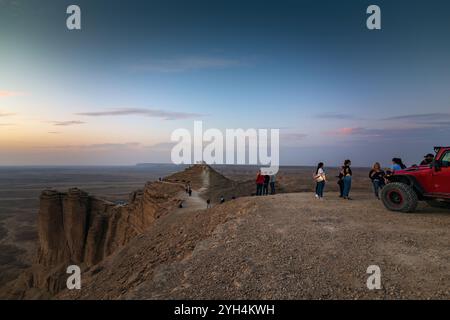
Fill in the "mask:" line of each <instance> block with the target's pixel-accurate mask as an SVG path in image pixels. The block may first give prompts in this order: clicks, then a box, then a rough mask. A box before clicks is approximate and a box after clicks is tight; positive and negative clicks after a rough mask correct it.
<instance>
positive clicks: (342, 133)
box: [325, 127, 385, 137]
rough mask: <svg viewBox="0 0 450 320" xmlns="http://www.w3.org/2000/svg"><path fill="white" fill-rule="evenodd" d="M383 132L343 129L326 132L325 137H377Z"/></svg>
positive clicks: (356, 128)
mask: <svg viewBox="0 0 450 320" xmlns="http://www.w3.org/2000/svg"><path fill="white" fill-rule="evenodd" d="M384 132H385V130H384V129H367V128H362V127H355V128H352V127H344V128H339V129H337V130H331V131H326V132H325V134H326V135H332V136H367V137H369V136H372V137H379V136H382V135H383V133H384Z"/></svg>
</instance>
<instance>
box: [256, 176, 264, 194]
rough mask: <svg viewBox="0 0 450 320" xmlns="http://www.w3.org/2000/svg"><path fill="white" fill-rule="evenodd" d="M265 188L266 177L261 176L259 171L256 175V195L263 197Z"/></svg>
mask: <svg viewBox="0 0 450 320" xmlns="http://www.w3.org/2000/svg"><path fill="white" fill-rule="evenodd" d="M263 187H264V175H263V174H261V170H258V174H257V175H256V195H257V196H262V194H263Z"/></svg>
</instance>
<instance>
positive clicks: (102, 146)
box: [41, 142, 142, 150]
mask: <svg viewBox="0 0 450 320" xmlns="http://www.w3.org/2000/svg"><path fill="white" fill-rule="evenodd" d="M140 147H142V145H141V144H140V143H139V142H125V143H95V144H84V145H60V146H45V147H41V148H45V149H71V150H72V149H76V150H79V149H83V150H117V149H129V148H140Z"/></svg>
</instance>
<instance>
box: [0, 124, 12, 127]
mask: <svg viewBox="0 0 450 320" xmlns="http://www.w3.org/2000/svg"><path fill="white" fill-rule="evenodd" d="M14 125H15V124H14V123H0V127H10V126H14Z"/></svg>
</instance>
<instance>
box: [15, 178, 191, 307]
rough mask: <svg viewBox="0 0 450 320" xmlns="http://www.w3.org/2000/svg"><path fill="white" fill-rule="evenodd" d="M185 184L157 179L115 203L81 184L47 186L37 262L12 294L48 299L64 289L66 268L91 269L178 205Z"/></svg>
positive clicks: (40, 212)
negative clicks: (122, 202) (64, 187)
mask: <svg viewBox="0 0 450 320" xmlns="http://www.w3.org/2000/svg"><path fill="white" fill-rule="evenodd" d="M181 192H183V186H182V184H175V183H167V182H153V183H148V184H147V185H146V186H145V188H144V189H143V190H139V191H135V192H133V193H131V194H130V197H129V203H128V204H126V205H116V204H114V203H112V202H108V201H105V200H101V199H98V198H96V197H94V196H90V195H89V194H87V193H86V192H84V191H82V190H79V189H77V188H73V189H70V190H69V191H68V192H67V193H61V192H58V191H54V190H45V191H43V192H42V194H41V197H40V208H39V213H38V232H39V244H38V250H37V257H36V261H35V262H34V264H33V266H32V267H31V268H30V269H29V270H27V272H25V273H24V274H23V275H22V276H21V278H20V279H19V281H18V282H17V283H16V285H15V288H13V289H12V292H11V293H10V294H11V296H12V297H22V298H41V297H42V298H44V297H49V296H52V295H53V294H55V293H57V292H59V291H60V290H61V289H62V288H64V287H65V281H66V278H67V274H66V272H65V271H66V268H67V266H68V265H71V264H76V265H79V266H80V267H82V268H84V269H87V268H90V267H92V266H93V265H95V264H97V263H99V262H100V261H102V260H103V259H104V258H105V257H107V256H109V255H110V254H111V253H113V252H114V251H115V250H117V248H119V247H122V246H123V245H125V244H126V243H128V242H129V241H130V240H131V239H132V238H134V237H135V236H136V235H138V234H141V233H142V232H144V230H145V229H146V228H147V227H148V226H150V225H151V224H152V223H153V222H154V221H155V220H156V219H158V218H159V217H160V216H162V215H165V214H167V212H169V211H170V210H172V209H174V208H176V207H177V206H178V205H179V203H180V201H181V200H180V199H179V197H178V195H179V194H180V193H181Z"/></svg>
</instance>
